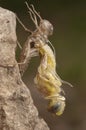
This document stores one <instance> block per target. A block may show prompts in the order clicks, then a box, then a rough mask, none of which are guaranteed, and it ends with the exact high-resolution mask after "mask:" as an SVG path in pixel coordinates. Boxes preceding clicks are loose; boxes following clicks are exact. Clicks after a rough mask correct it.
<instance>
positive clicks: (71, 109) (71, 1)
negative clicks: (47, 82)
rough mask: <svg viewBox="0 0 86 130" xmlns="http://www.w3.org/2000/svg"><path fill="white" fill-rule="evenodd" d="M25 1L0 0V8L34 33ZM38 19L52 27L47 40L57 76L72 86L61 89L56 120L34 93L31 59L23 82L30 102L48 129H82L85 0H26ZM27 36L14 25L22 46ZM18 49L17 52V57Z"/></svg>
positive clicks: (85, 118)
mask: <svg viewBox="0 0 86 130" xmlns="http://www.w3.org/2000/svg"><path fill="white" fill-rule="evenodd" d="M24 2H25V0H0V6H1V7H4V8H7V9H9V10H12V11H14V12H15V13H16V14H17V16H18V17H19V18H20V19H21V21H22V22H23V23H24V24H25V26H26V27H27V28H29V29H31V30H34V29H35V27H34V24H33V23H32V21H31V19H30V17H29V15H28V12H27V8H26V6H25V3H24ZM27 2H28V3H29V4H33V5H34V6H35V8H36V10H37V11H38V12H40V14H41V16H42V18H44V19H47V20H49V21H50V22H51V23H52V24H53V26H54V34H53V36H51V37H50V41H51V42H52V44H53V46H54V47H55V49H56V60H57V73H58V74H59V75H60V77H61V78H62V79H64V80H66V81H68V82H70V83H72V85H73V86H74V87H73V88H70V87H68V86H64V87H63V88H64V90H65V93H66V95H65V96H66V98H67V101H66V104H67V105H66V109H65V111H64V114H63V115H62V116H60V117H55V116H52V115H51V114H50V113H49V112H47V110H46V102H45V100H44V99H43V98H42V96H41V94H40V93H39V92H38V91H37V90H36V88H35V85H34V82H33V79H34V77H35V74H36V71H37V67H38V65H39V58H37V57H36V58H33V59H32V60H31V62H30V64H29V67H28V70H27V71H26V72H25V74H24V76H23V81H24V82H25V84H26V85H27V86H28V87H29V89H30V91H31V94H32V97H33V99H34V103H35V105H36V106H37V108H38V109H39V115H40V117H43V118H44V119H45V120H46V122H47V123H48V126H49V127H50V128H51V130H86V58H85V57H86V1H85V0H27ZM27 36H28V33H27V32H25V31H24V29H23V28H22V27H21V25H19V23H18V22H17V37H18V40H19V42H20V43H21V45H22V46H23V44H24V42H25V40H26V39H27ZM19 52H20V50H19V49H18V50H17V53H18V54H17V56H18V55H19Z"/></svg>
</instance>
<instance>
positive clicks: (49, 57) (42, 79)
mask: <svg viewBox="0 0 86 130" xmlns="http://www.w3.org/2000/svg"><path fill="white" fill-rule="evenodd" d="M37 45H38V46H36V48H37V50H38V51H39V53H40V56H41V63H40V65H39V67H38V72H37V74H36V77H35V79H34V81H35V84H36V85H37V88H38V89H39V91H40V92H41V93H42V94H43V95H44V97H45V99H48V100H50V103H49V105H48V108H49V109H50V108H51V107H54V106H55V105H56V104H57V103H59V104H60V108H59V111H57V112H56V113H55V114H56V115H61V114H62V113H63V111H64V107H65V98H64V97H63V96H62V95H61V91H62V88H61V85H62V82H61V79H60V78H59V76H58V75H57V73H56V59H55V55H54V53H53V51H52V49H51V48H50V47H49V46H48V44H44V43H43V41H41V40H40V43H39V44H37Z"/></svg>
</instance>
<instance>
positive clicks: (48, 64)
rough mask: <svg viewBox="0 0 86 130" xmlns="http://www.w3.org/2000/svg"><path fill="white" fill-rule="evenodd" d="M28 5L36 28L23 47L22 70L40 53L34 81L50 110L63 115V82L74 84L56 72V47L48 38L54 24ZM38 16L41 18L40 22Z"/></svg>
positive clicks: (20, 66) (22, 71)
mask: <svg viewBox="0 0 86 130" xmlns="http://www.w3.org/2000/svg"><path fill="white" fill-rule="evenodd" d="M26 5H27V7H28V10H29V13H30V17H31V19H32V21H33V22H34V24H35V26H36V30H35V31H33V32H32V31H30V32H31V35H30V36H29V37H28V39H27V42H26V43H25V45H24V47H23V49H22V53H21V57H20V64H19V68H20V72H21V73H22V74H23V73H24V71H25V70H26V68H27V66H28V62H29V59H30V58H31V57H33V56H37V55H40V57H41V58H40V65H39V67H38V71H37V74H36V77H35V79H34V82H35V84H36V86H37V88H38V90H39V91H40V92H41V93H42V94H43V95H44V98H45V99H46V100H48V101H49V104H48V110H49V111H50V112H52V113H54V114H56V115H61V114H62V113H63V111H64V108H65V97H64V96H63V95H61V93H62V92H63V89H62V84H63V83H66V84H68V85H70V86H72V85H71V84H70V83H68V82H66V81H63V80H61V78H60V77H59V76H58V74H57V73H56V58H55V49H54V47H53V45H52V44H51V42H50V41H49V40H48V36H50V35H52V34H53V25H52V24H51V23H50V22H49V21H48V20H45V19H42V18H41V16H40V15H39V14H38V13H37V12H36V10H35V9H34V6H33V5H32V6H31V8H30V7H29V6H28V4H27V3H26ZM37 17H38V18H39V19H40V23H39V24H38V21H37ZM21 24H22V23H21ZM23 27H24V25H23ZM24 28H25V27H24ZM48 44H50V46H49V45H48Z"/></svg>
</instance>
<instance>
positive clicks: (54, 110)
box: [48, 102, 61, 114]
mask: <svg viewBox="0 0 86 130" xmlns="http://www.w3.org/2000/svg"><path fill="white" fill-rule="evenodd" d="M60 107H61V103H60V102H58V103H56V104H55V105H53V106H51V107H50V108H48V111H49V112H51V113H55V114H56V113H57V112H59V111H60Z"/></svg>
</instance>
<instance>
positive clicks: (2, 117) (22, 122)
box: [0, 8, 49, 130]
mask: <svg viewBox="0 0 86 130" xmlns="http://www.w3.org/2000/svg"><path fill="white" fill-rule="evenodd" d="M16 40H17V38H16V17H15V14H14V13H12V12H10V11H8V10H5V9H3V8H0V130H49V128H48V126H47V124H46V123H45V121H44V120H43V119H39V117H38V111H37V109H36V107H35V106H34V104H33V100H32V98H31V95H30V92H29V90H28V88H27V87H26V86H25V84H24V83H23V82H22V80H21V76H20V73H19V68H18V64H17V62H16V60H15V50H16Z"/></svg>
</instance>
